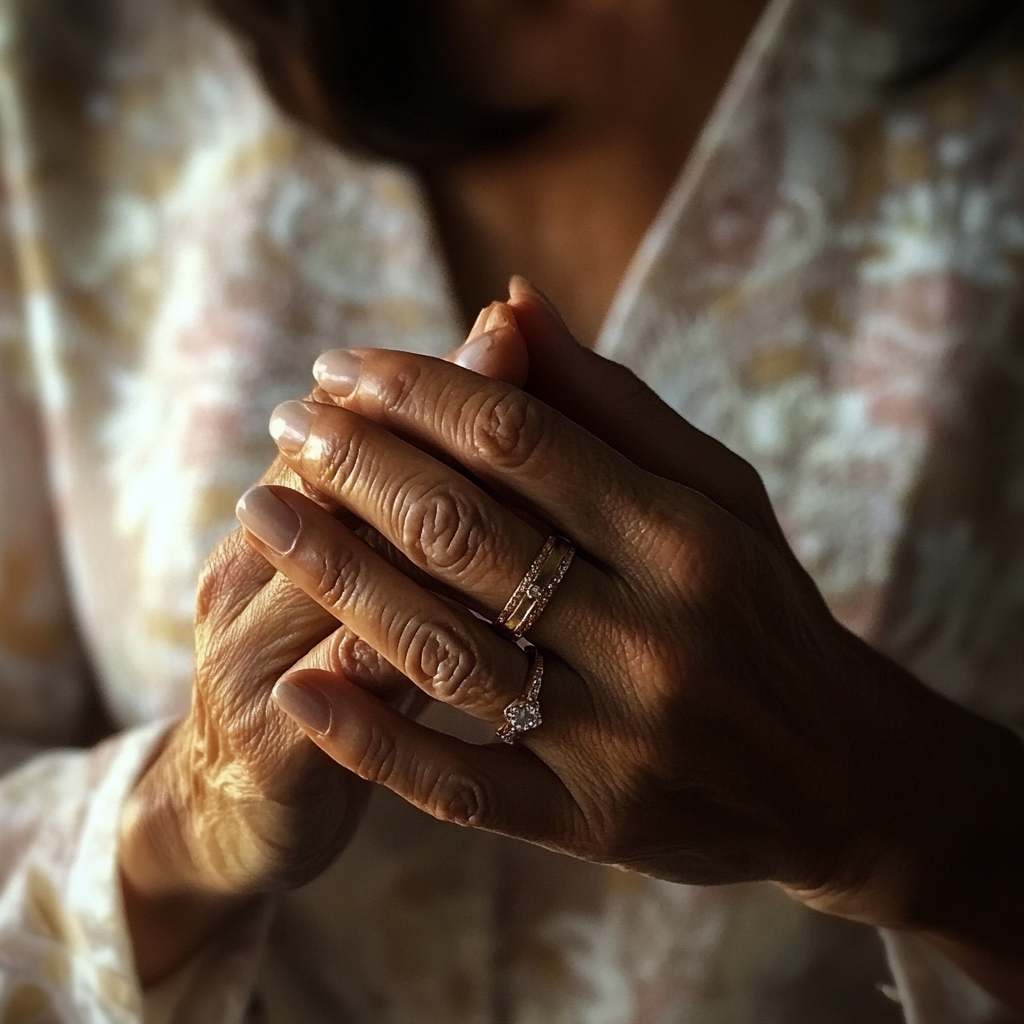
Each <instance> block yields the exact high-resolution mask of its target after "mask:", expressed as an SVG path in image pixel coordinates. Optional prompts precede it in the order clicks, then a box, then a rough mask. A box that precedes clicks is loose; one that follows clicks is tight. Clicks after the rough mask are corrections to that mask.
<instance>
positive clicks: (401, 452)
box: [271, 371, 615, 657]
mask: <svg viewBox="0 0 1024 1024" xmlns="http://www.w3.org/2000/svg"><path fill="white" fill-rule="evenodd" d="M459 372H464V371H459ZM271 430H272V433H273V434H274V435H275V437H276V438H277V439H278V444H279V445H280V446H281V448H282V452H283V455H284V458H285V459H286V460H288V462H289V463H290V464H291V465H292V466H293V467H294V468H295V469H296V470H297V472H298V473H299V474H300V475H302V476H303V477H304V478H305V479H307V480H308V481H309V482H310V483H311V484H312V485H313V486H314V488H315V489H317V490H319V491H322V492H323V493H325V494H329V495H331V496H333V497H334V498H335V499H336V500H337V501H339V502H343V503H344V504H345V505H346V506H347V507H348V508H350V509H351V510H352V511H353V512H354V513H355V515H356V516H358V517H359V519H361V520H363V521H365V522H366V523H368V524H369V525H371V526H372V527H373V528H374V529H376V530H377V531H378V532H379V533H380V534H382V535H383V536H384V537H385V538H387V539H388V540H389V541H390V542H391V543H393V544H394V545H395V546H396V547H398V548H399V549H400V550H401V551H402V552H403V553H404V554H405V555H406V556H407V557H408V558H409V559H410V560H411V561H412V563H413V564H414V565H415V566H417V567H419V568H420V569H422V570H424V571H426V572H428V573H430V574H431V575H432V576H433V577H434V578H435V579H437V580H439V581H440V582H441V583H443V584H445V585H446V586H447V587H449V588H451V589H453V590H455V591H456V592H458V593H459V594H461V595H462V596H463V597H464V598H465V599H466V600H468V601H469V602H471V603H472V604H473V606H474V607H476V608H477V609H479V610H480V611H481V612H482V613H483V614H485V615H486V616H487V617H488V618H491V619H493V618H494V617H495V616H496V615H497V613H498V612H499V611H500V610H501V609H502V608H503V607H504V605H505V603H506V601H508V599H509V597H510V595H511V594H512V592H513V591H514V590H515V589H516V587H517V585H518V584H519V581H520V580H521V579H522V578H523V576H524V575H525V573H526V571H527V570H528V569H529V567H530V565H531V564H532V562H533V560H534V559H535V558H536V557H537V555H538V552H539V551H540V550H541V548H542V546H543V544H544V541H545V539H546V538H545V536H544V534H542V533H539V532H538V531H537V530H536V529H535V528H534V527H533V526H531V525H530V524H528V523H526V522H524V521H523V519H522V518H520V517H519V516H516V515H514V514H513V513H512V512H510V511H509V510H508V509H507V508H505V507H504V506H503V505H501V504H500V503H499V502H498V501H496V500H495V499H494V498H492V497H490V496H489V495H487V494H486V493H484V491H483V490H481V488H480V487H478V486H477V485H476V484H475V483H473V482H472V481H471V480H469V479H467V478H466V477H465V476H464V475H463V474H462V473H459V472H457V471H456V470H454V469H451V468H450V467H448V466H445V465H442V464H441V463H439V462H437V461H436V460H435V459H433V458H432V457H431V456H430V455H428V454H426V453H425V452H423V451H420V450H419V449H418V448H416V447H414V446H413V445H411V444H408V443H407V442H405V441H403V440H402V439H400V438H398V437H395V436H394V435H393V434H391V433H390V432H389V431H388V430H386V429H384V428H383V427H381V426H378V425H377V424H375V423H372V422H371V421H369V420H367V419H364V418H363V417H361V416H358V415H357V414H355V413H353V412H350V411H349V410H347V409H341V408H337V407H335V406H331V405H322V404H317V403H300V402H286V403H284V404H283V405H281V406H278V408H277V409H276V410H275V412H274V417H273V419H272V421H271ZM614 600H615V591H614V588H613V587H611V586H610V585H609V582H608V580H607V579H606V578H605V576H604V574H603V573H601V572H600V571H599V570H597V569H595V568H594V567H593V566H592V565H591V564H589V563H587V562H586V560H585V559H583V558H579V559H577V560H576V561H574V563H573V565H572V566H571V567H570V569H569V572H568V574H567V575H566V577H565V579H564V580H563V581H562V583H561V585H560V587H559V588H558V590H557V591H556V592H555V594H554V596H553V597H552V599H551V601H550V602H549V604H548V607H547V608H546V609H545V612H544V615H543V617H542V618H541V619H540V620H539V623H538V627H537V628H538V632H536V635H535V637H534V634H531V637H532V638H535V639H537V640H538V641H539V642H543V643H545V644H548V643H550V644H551V645H553V646H554V648H555V649H556V650H557V651H558V652H559V653H561V654H563V656H567V657H568V655H567V654H566V652H565V650H564V649H563V646H562V645H564V644H565V643H566V642H567V639H566V638H567V637H570V636H576V635H579V630H578V629H577V628H576V627H577V626H579V624H580V617H581V616H583V615H585V614H586V613H587V612H588V611H589V610H592V609H593V608H594V607H595V606H596V604H598V603H602V602H603V603H605V604H607V603H608V602H613V601H614ZM357 631H358V630H357ZM364 635H365V634H364Z"/></svg>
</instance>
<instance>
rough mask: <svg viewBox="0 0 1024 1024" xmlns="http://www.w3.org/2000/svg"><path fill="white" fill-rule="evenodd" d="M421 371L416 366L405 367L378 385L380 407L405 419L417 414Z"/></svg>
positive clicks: (389, 375)
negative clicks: (413, 413) (414, 413)
mask: <svg viewBox="0 0 1024 1024" xmlns="http://www.w3.org/2000/svg"><path fill="white" fill-rule="evenodd" d="M420 376H421V371H420V370H419V368H418V367H416V366H404V367H403V368H402V369H400V370H397V371H396V372H394V373H391V374H388V375H387V376H386V379H384V380H382V381H380V382H379V383H378V387H379V396H380V399H379V400H380V406H381V408H383V409H388V410H390V411H391V412H393V413H398V414H401V415H402V416H403V417H404V416H406V415H408V414H409V413H410V412H415V410H416V407H417V402H418V400H419V394H420V389H419V388H418V387H417V385H418V384H419V381H420Z"/></svg>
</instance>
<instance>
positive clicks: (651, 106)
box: [423, 0, 765, 345]
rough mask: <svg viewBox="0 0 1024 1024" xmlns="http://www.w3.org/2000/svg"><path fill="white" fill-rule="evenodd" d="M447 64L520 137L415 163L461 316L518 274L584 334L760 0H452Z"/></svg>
mask: <svg viewBox="0 0 1024 1024" xmlns="http://www.w3.org/2000/svg"><path fill="white" fill-rule="evenodd" d="M448 6H449V8H450V11H451V13H450V23H451V28H452V31H451V48H452V52H453V54H454V57H455V64H456V66H457V67H459V68H460V69H462V70H463V71H464V73H465V74H466V75H467V77H468V79H469V82H470V85H471V87H472V88H473V90H474V92H475V93H476V94H478V95H480V96H481V97H482V98H483V99H484V100H485V101H486V102H487V103H489V104H492V105H494V106H495V107H496V108H498V109H511V110H523V109H525V110H531V109H543V110H549V111H552V112H553V118H552V121H551V124H550V125H549V127H548V129H547V130H546V131H545V132H544V133H543V134H542V135H541V136H540V137H538V138H536V139H533V140H532V141H531V142H530V144H529V145H526V146H522V147H518V148H516V149H515V150H513V151H505V152H501V153H499V154H496V155H494V156H491V157H487V158H478V159H472V160H462V161H454V162H450V163H447V164H445V165H443V166H435V167H430V168H425V169H424V171H423V174H424V178H425V184H426V187H427V192H428V195H429V198H430V201H431V206H432V208H433V211H434V215H435V222H436V224H437V227H438V231H439V235H440V239H441V242H442V244H443V246H444V249H445V255H446V257H447V262H448V265H449V267H450V268H451V271H452V276H453V280H454V283H455V288H456V292H457V294H458V297H459V299H460V300H461V302H462V307H463V310H464V311H465V312H466V314H467V320H466V322H467V324H468V323H469V319H470V317H471V316H472V315H474V314H475V312H476V310H477V309H479V308H480V307H481V306H482V305H484V304H486V303H488V302H490V301H491V299H492V298H493V297H494V296H495V295H500V294H502V292H503V289H504V288H505V285H506V282H507V281H508V279H509V277H510V276H511V275H512V274H524V275H526V276H527V277H528V278H530V280H532V281H535V282H537V283H538V284H540V286H541V287H542V288H543V289H544V291H545V293H546V294H548V295H550V296H551V298H552V299H553V300H554V301H555V302H556V303H557V304H558V307H559V309H560V310H561V311H562V313H563V315H564V316H565V318H566V321H567V322H568V323H569V324H570V325H571V327H572V328H573V331H574V332H575V334H576V337H577V338H579V340H580V341H582V342H583V343H584V344H586V345H592V344H593V342H594V340H595V339H596V337H597V334H598V332H599V330H600V327H601V324H602V323H603V321H604V318H605V314H606V313H607V310H608V308H609V306H610V305H611V303H612V300H613V298H614V295H615V292H616V290H617V289H618V286H619V282H620V281H621V280H622V277H623V275H624V273H625V271H626V268H627V266H628V265H629V261H630V260H631V259H632V257H633V254H634V253H635V252H636V250H637V247H638V246H639V244H640V241H641V239H642V238H643V235H644V233H645V232H646V230H647V228H648V227H649V225H650V224H651V222H652V221H653V220H654V218H655V216H656V214H657V212H658V210H659V209H660V207H661V205H662V203H663V202H664V200H665V197H666V195H667V194H668V192H669V190H670V189H671V187H672V185H673V184H674V183H675V181H676V178H677V177H678V175H679V171H680V168H681V167H682V166H683V162H684V161H685V159H686V156H687V154H688V153H689V152H690V149H691V148H692V146H693V144H694V142H695V141H696V139H697V136H698V135H699V133H700V130H701V128H702V127H703V125H704V123H705V121H706V119H707V116H708V113H709V112H710V110H711V108H712V106H713V105H714V102H715V100H716V98H717V97H718V94H719V93H720V92H721V90H722V88H723V86H724V85H725V82H726V80H727V78H728V76H729V73H730V71H731V70H732V67H733V65H734V64H735V61H736V59H737V57H738V56H739V53H740V51H741V49H742V47H743V44H744V43H745V41H746V39H747V37H748V36H749V34H750V32H751V30H752V29H753V27H754V25H755V24H756V22H757V19H758V17H759V15H760V14H761V12H762V11H763V9H764V7H765V0H733V2H732V3H730V4H729V10H728V16H723V12H722V7H721V5H719V4H713V3H710V2H707V0H687V2H685V3H680V2H678V0H556V2H554V3H535V2H533V0H483V2H481V0H449V5H448Z"/></svg>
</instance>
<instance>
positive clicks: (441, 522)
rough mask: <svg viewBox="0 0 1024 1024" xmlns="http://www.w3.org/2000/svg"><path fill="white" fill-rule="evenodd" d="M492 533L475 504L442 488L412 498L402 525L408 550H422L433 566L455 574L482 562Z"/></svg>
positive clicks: (421, 554)
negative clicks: (481, 559)
mask: <svg viewBox="0 0 1024 1024" xmlns="http://www.w3.org/2000/svg"><path fill="white" fill-rule="evenodd" d="M492 532H493V531H488V530H487V529H485V527H484V522H483V515H482V514H481V512H480V509H479V508H477V507H476V505H475V504H474V503H472V502H469V501H467V500H466V499H465V498H464V497H462V496H460V495H457V494H454V493H452V492H451V491H449V490H447V489H444V488H440V487H434V488H432V489H431V490H429V491H428V492H427V493H426V494H424V495H423V497H422V498H419V499H416V500H411V501H409V502H408V503H407V512H406V514H405V521H404V522H403V524H402V537H403V540H404V543H405V550H406V551H415V552H418V553H419V555H420V556H421V558H422V559H423V561H424V563H426V564H429V565H430V566H431V567H432V568H436V569H443V570H445V571H447V572H452V573H462V572H464V571H465V570H466V569H468V568H469V567H470V565H471V564H473V563H474V562H477V561H479V559H480V557H481V555H482V554H485V553H486V551H487V548H488V546H489V540H488V538H489V536H490V535H491V533H492Z"/></svg>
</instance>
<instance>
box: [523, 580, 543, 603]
mask: <svg viewBox="0 0 1024 1024" xmlns="http://www.w3.org/2000/svg"><path fill="white" fill-rule="evenodd" d="M542 593H543V591H542V590H541V589H540V587H538V586H537V584H536V583H531V584H530V585H529V586H528V587H527V588H526V596H527V597H528V598H529V599H530V600H531V601H536V600H537V599H538V598H539V597H540V595H541V594H542Z"/></svg>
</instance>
